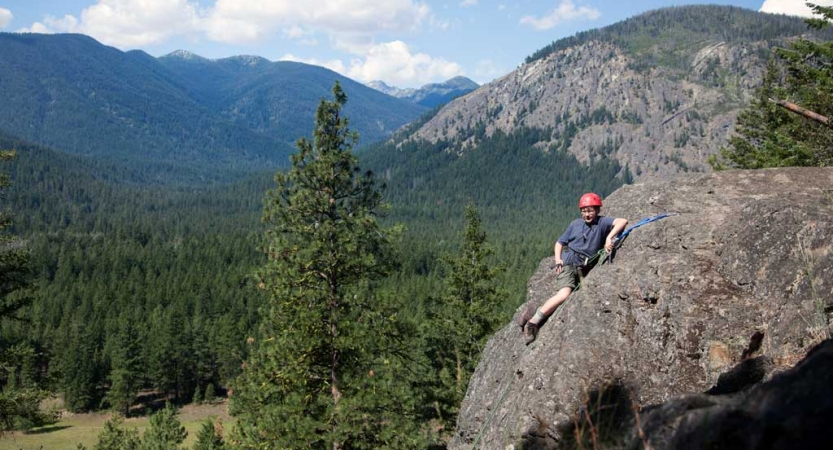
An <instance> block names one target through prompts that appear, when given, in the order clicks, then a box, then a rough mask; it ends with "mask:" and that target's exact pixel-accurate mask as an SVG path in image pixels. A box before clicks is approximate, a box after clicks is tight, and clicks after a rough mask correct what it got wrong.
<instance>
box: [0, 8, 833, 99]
mask: <svg viewBox="0 0 833 450" xmlns="http://www.w3.org/2000/svg"><path fill="white" fill-rule="evenodd" d="M690 3H717V4H730V5H736V6H740V7H744V8H749V9H754V10H763V11H767V12H777V13H786V14H793V15H804V14H806V13H807V11H808V10H807V9H806V7H805V6H804V4H803V2H802V1H801V0H717V1H706V2H699V1H694V2H692V1H678V0H666V1H660V0H633V1H627V0H517V1H507V0H307V1H304V0H61V1H45V0H0V31H7V32H39V33H58V32H75V33H83V34H87V35H90V36H92V37H93V38H95V39H97V40H99V41H100V42H102V43H104V44H107V45H112V46H115V47H118V48H120V49H122V50H130V49H141V50H144V51H146V52H148V53H150V54H151V55H153V56H161V55H164V54H167V53H169V52H171V51H174V50H178V49H184V50H189V51H191V52H193V53H196V54H198V55H201V56H204V57H207V58H223V57H227V56H233V55H240V54H247V55H258V56H263V57H265V58H267V59H269V60H272V61H277V60H294V61H302V62H307V63H311V64H316V65H321V66H325V67H328V68H330V69H333V70H336V71H337V72H340V73H342V74H344V75H346V76H348V77H350V78H353V79H355V80H358V81H361V82H368V81H371V80H377V79H380V80H383V81H385V82H386V83H388V84H390V85H394V86H398V87H418V86H421V85H423V84H425V83H430V82H437V81H443V80H446V79H448V78H451V77H453V76H456V75H465V76H468V77H469V78H472V79H473V80H475V81H477V82H478V83H486V82H488V81H490V80H492V79H494V78H497V77H499V76H502V75H505V74H506V73H508V72H510V71H511V70H513V69H514V68H515V67H517V66H518V65H519V64H521V63H522V62H523V60H524V58H525V57H526V56H527V55H529V54H531V53H532V52H534V51H535V50H537V49H539V48H541V47H543V46H545V45H547V44H549V43H550V42H552V41H554V40H557V39H559V38H562V37H566V36H570V35H572V34H575V33H576V32H578V31H582V30H587V29H590V28H598V27H603V26H605V25H609V24H612V23H615V22H618V21H621V20H623V19H626V18H628V17H631V16H634V15H637V14H639V13H642V12H645V11H648V10H651V9H656V8H661V7H664V6H671V5H682V4H690ZM818 3H821V4H828V5H833V0H819V1H818Z"/></svg>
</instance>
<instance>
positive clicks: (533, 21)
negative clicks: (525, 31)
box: [521, 0, 601, 30]
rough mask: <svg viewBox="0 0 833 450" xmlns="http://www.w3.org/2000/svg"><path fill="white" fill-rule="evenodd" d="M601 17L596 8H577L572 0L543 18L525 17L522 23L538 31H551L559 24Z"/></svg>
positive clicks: (560, 5)
mask: <svg viewBox="0 0 833 450" xmlns="http://www.w3.org/2000/svg"><path fill="white" fill-rule="evenodd" d="M599 16H601V12H599V10H598V9H596V8H591V7H587V6H581V7H579V8H576V5H575V4H574V3H573V2H572V0H561V3H559V4H558V6H556V7H555V9H553V10H552V11H550V12H549V13H548V14H546V15H544V16H542V17H535V16H524V17H522V18H521V23H523V24H529V25H532V27H533V28H535V29H536V30H549V29H551V28H553V27H555V26H556V25H558V24H559V23H563V22H569V21H572V20H580V19H589V20H593V19H597V18H598V17H599Z"/></svg>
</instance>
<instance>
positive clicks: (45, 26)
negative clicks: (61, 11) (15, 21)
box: [17, 15, 79, 34]
mask: <svg viewBox="0 0 833 450" xmlns="http://www.w3.org/2000/svg"><path fill="white" fill-rule="evenodd" d="M17 31H18V32H21V33H44V34H51V33H77V32H79V30H78V19H76V18H75V17H74V16H70V15H66V16H64V17H61V18H58V17H52V16H46V17H44V18H43V23H41V22H35V23H33V24H32V26H31V27H29V28H21V29H19V30H17Z"/></svg>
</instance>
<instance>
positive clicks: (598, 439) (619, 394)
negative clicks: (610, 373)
mask: <svg viewBox="0 0 833 450" xmlns="http://www.w3.org/2000/svg"><path fill="white" fill-rule="evenodd" d="M539 422H540V426H539V427H536V428H535V429H530V430H528V431H527V433H525V434H524V437H523V440H522V442H521V444H522V446H521V447H520V448H522V449H523V450H551V449H556V448H558V449H582V448H585V449H594V448H621V447H623V446H626V442H627V441H628V440H629V439H630V430H632V429H633V426H634V412H633V400H632V397H631V393H630V390H629V389H628V388H627V387H626V386H624V385H623V384H621V383H620V382H619V381H616V382H613V383H611V384H608V385H605V386H602V387H600V388H597V389H593V390H590V391H589V392H587V395H586V397H585V399H584V401H583V402H582V405H581V407H579V409H578V411H576V412H575V413H574V415H573V419H572V421H570V422H569V423H567V424H565V425H562V426H560V427H558V430H557V433H548V432H547V431H548V430H549V426H548V424H546V423H544V422H543V421H541V420H540V419H539ZM557 440H558V441H557Z"/></svg>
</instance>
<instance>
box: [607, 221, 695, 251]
mask: <svg viewBox="0 0 833 450" xmlns="http://www.w3.org/2000/svg"><path fill="white" fill-rule="evenodd" d="M677 215H679V213H674V212H672V213H662V214H657V215H655V216H651V217H647V218H645V219H642V220H640V221H639V222H637V223H636V224H635V225H633V226H631V227H629V228H628V229H627V230H625V231H623V232H622V234H620V235H619V236H618V237H616V239H614V240H613V245H614V246H616V247H618V246H619V245H622V242H623V241H624V240H625V238H627V237H628V235H629V234H630V233H631V231H633V230H635V229H637V228H639V227H641V226H642V225H646V224H649V223H651V222H656V221H657V220H662V219H665V218H666V217H671V216H677Z"/></svg>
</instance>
